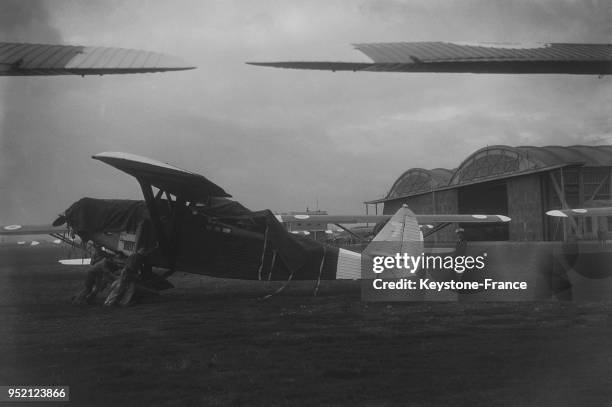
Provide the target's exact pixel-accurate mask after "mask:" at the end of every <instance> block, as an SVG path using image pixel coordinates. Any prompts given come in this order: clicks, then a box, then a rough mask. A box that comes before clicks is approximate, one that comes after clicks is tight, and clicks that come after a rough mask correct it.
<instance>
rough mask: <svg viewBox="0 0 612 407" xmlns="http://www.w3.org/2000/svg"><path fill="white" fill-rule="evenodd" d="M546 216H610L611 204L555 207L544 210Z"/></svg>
mask: <svg viewBox="0 0 612 407" xmlns="http://www.w3.org/2000/svg"><path fill="white" fill-rule="evenodd" d="M546 214H547V215H548V216H553V217H557V218H569V217H574V218H578V217H585V216H612V206H608V207H606V206H602V207H596V208H577V209H555V210H552V211H548V212H546Z"/></svg>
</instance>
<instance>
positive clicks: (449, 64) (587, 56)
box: [247, 42, 612, 75]
mask: <svg viewBox="0 0 612 407" xmlns="http://www.w3.org/2000/svg"><path fill="white" fill-rule="evenodd" d="M354 47H355V49H357V50H358V51H361V52H362V53H363V54H365V55H366V56H367V57H368V58H370V59H371V60H372V62H327V61H285V62H247V64H251V65H259V66H269V67H274V68H290V69H315V70H326V71H334V72H335V71H353V72H453V73H485V74H491V73H493V74H572V75H609V74H610V73H612V44H576V43H550V44H538V45H535V46H524V45H521V44H504V43H485V44H476V45H473V44H460V43H449V42H389V43H372V44H355V45H354Z"/></svg>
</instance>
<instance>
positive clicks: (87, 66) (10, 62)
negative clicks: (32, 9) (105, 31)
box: [0, 42, 195, 76]
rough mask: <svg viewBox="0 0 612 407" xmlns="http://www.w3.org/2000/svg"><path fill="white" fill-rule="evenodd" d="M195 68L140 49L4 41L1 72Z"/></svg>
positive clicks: (97, 72)
mask: <svg viewBox="0 0 612 407" xmlns="http://www.w3.org/2000/svg"><path fill="white" fill-rule="evenodd" d="M194 68H195V67H194V66H192V65H189V64H187V63H185V62H184V61H182V60H180V59H179V58H176V57H173V56H170V55H165V54H159V53H156V52H148V51H142V50H136V49H124V48H107V47H83V46H75V45H49V44H24V43H16V42H0V76H40V75H106V74H127V73H145V72H164V71H180V70H185V69H194Z"/></svg>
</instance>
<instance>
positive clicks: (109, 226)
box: [0, 152, 510, 281]
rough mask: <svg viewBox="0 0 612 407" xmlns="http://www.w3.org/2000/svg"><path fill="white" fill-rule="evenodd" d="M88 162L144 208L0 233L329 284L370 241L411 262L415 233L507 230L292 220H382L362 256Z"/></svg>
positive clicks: (151, 179)
mask: <svg viewBox="0 0 612 407" xmlns="http://www.w3.org/2000/svg"><path fill="white" fill-rule="evenodd" d="M92 158H94V159H96V160H98V161H101V162H104V163H106V164H108V165H111V166H113V167H115V168H117V169H119V170H121V171H123V172H125V173H127V174H129V175H132V176H133V177H134V178H136V180H137V182H138V183H139V185H140V188H141V190H142V193H143V196H144V201H137V200H103V199H93V198H83V199H81V200H79V201H77V202H75V203H74V204H73V205H72V206H70V208H68V209H67V210H66V211H65V212H64V213H63V214H62V215H61V216H59V217H58V219H57V220H56V221H55V222H54V223H53V226H49V227H45V226H39V227H36V228H32V227H26V226H18V225H13V226H5V227H4V228H3V229H2V230H1V231H0V234H2V235H18V234H28V233H32V232H36V233H52V234H53V235H54V236H56V237H58V238H60V237H61V236H62V233H63V232H65V231H67V230H69V231H70V232H71V233H74V234H76V235H78V236H79V237H80V239H81V241H83V242H87V241H92V242H94V243H95V244H97V245H101V246H104V247H105V249H106V250H108V251H112V252H117V253H118V252H123V253H125V254H128V255H129V254H131V253H134V252H135V251H136V250H138V249H139V248H145V249H147V250H148V251H150V252H151V254H150V255H149V257H148V259H147V262H148V263H149V264H151V265H152V266H154V267H156V268H160V269H164V270H166V272H165V275H169V274H171V273H172V272H174V271H182V272H188V273H195V274H203V275H209V276H214V277H223V278H235V279H245V280H287V281H290V280H292V279H293V280H317V281H320V280H335V279H359V278H361V258H362V256H364V255H365V256H368V255H372V247H374V246H375V245H376V243H380V242H390V243H392V244H393V248H394V250H398V251H399V250H402V251H407V252H409V254H414V255H420V254H422V252H423V237H424V234H423V232H422V231H421V228H420V227H419V225H425V228H426V229H432V230H433V229H435V226H433V225H434V224H438V225H439V224H448V223H450V222H461V223H469V222H475V223H500V222H502V223H503V222H509V221H510V218H508V217H506V216H503V215H448V214H445V215H415V214H414V213H413V212H412V211H410V209H408V208H407V207H406V206H404V207H402V208H400V209H399V210H398V211H397V213H395V214H394V215H393V216H388V215H356V216H346V215H342V216H337V215H313V216H312V217H311V216H306V217H305V218H304V216H305V215H296V216H300V217H302V220H303V221H305V222H307V221H312V222H325V223H329V224H331V223H337V224H345V223H360V222H379V221H387V223H386V224H385V225H384V226H382V227H381V229H380V231H379V232H378V233H377V234H376V236H375V237H374V238H373V240H372V242H371V243H370V245H368V247H366V249H365V250H364V251H363V253H358V252H354V251H350V250H346V249H342V248H338V247H335V246H332V245H329V244H325V243H321V242H318V241H315V240H312V239H309V238H307V237H304V236H299V235H294V234H291V233H289V232H288V231H287V230H286V229H285V227H284V226H283V217H282V216H279V215H274V214H273V213H272V212H271V211H269V210H263V211H256V212H254V211H250V210H249V209H247V208H245V207H244V206H242V205H241V204H240V203H238V202H237V201H234V200H232V199H230V198H231V196H230V194H228V193H227V192H226V191H225V190H224V189H223V188H221V187H220V186H218V185H216V184H215V183H213V182H212V181H210V180H208V179H207V178H206V177H204V176H202V175H199V174H196V173H193V172H191V171H187V170H183V169H180V168H178V167H175V166H172V165H169V164H166V163H163V162H159V161H155V160H152V159H148V158H145V157H140V156H136V155H132V154H127V153H118V152H107V153H101V154H96V155H94V156H93V157H92Z"/></svg>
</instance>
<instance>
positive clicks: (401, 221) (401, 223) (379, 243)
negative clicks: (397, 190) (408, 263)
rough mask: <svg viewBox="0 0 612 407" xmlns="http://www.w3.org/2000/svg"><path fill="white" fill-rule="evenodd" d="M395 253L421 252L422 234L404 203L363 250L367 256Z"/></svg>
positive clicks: (413, 216)
mask: <svg viewBox="0 0 612 407" xmlns="http://www.w3.org/2000/svg"><path fill="white" fill-rule="evenodd" d="M397 253H408V255H414V256H418V255H421V254H422V253H423V234H422V233H421V229H420V228H419V223H418V222H417V220H416V216H415V214H414V213H413V212H412V211H411V210H410V209H408V206H406V205H402V207H401V208H400V209H399V210H398V211H397V212H396V213H395V215H393V217H391V219H389V222H387V224H386V225H385V226H384V227H383V228H382V229H381V230H380V232H378V234H377V235H376V236H375V237H374V239H372V241H371V242H370V244H369V245H368V246H367V247H366V248H365V250H364V254H366V255H368V256H395V254H397Z"/></svg>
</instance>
